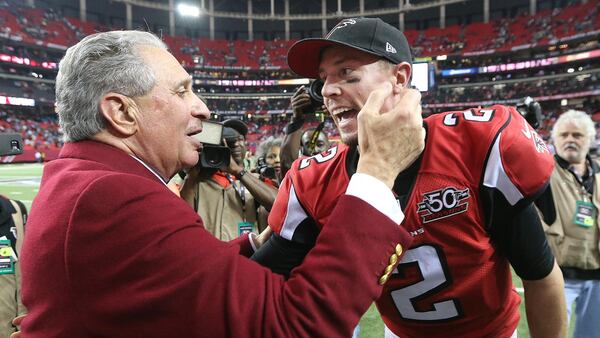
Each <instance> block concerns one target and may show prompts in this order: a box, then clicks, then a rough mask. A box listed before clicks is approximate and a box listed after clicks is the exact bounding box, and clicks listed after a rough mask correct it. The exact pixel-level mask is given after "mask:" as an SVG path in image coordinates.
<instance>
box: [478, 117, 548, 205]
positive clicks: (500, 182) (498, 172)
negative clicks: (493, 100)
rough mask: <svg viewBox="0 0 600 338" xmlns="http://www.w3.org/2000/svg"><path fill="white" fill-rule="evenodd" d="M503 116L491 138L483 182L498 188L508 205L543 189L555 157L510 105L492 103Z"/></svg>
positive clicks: (526, 201)
mask: <svg viewBox="0 0 600 338" xmlns="http://www.w3.org/2000/svg"><path fill="white" fill-rule="evenodd" d="M494 108H495V109H496V110H498V111H499V112H500V113H502V114H504V115H506V119H505V121H506V122H505V123H504V125H503V126H502V127H501V128H500V129H499V130H498V133H497V135H496V137H495V139H494V140H493V141H492V142H493V143H492V144H491V148H490V150H489V154H488V158H487V163H486V167H485V174H484V182H483V185H484V186H485V187H488V188H492V189H495V190H498V191H499V192H500V193H501V194H502V195H503V196H504V198H505V199H506V201H507V202H508V203H509V204H510V205H511V206H515V205H517V204H518V203H519V204H526V203H528V202H530V201H532V200H533V199H534V198H535V197H536V196H537V195H538V194H539V193H541V192H542V191H543V189H544V188H545V186H546V184H547V182H548V180H549V179H550V175H551V174H552V169H553V168H554V159H553V157H552V155H551V154H550V151H549V150H548V147H547V146H546V144H545V143H544V141H543V140H542V138H541V137H540V136H539V135H538V134H537V133H536V132H535V130H534V129H533V128H532V127H531V126H530V125H529V124H528V123H527V121H526V120H525V119H524V118H523V117H521V115H520V114H519V112H517V111H516V109H514V108H512V107H504V106H495V107H494Z"/></svg>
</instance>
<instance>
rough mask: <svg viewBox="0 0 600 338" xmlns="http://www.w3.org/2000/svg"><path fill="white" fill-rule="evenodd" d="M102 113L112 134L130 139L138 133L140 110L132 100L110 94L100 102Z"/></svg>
mask: <svg viewBox="0 0 600 338" xmlns="http://www.w3.org/2000/svg"><path fill="white" fill-rule="evenodd" d="M100 112H101V114H102V116H104V119H105V120H106V123H107V129H108V130H109V131H110V132H111V133H116V134H117V135H118V136H120V137H129V136H132V135H133V134H135V133H136V132H137V129H138V121H139V118H140V116H139V110H138V108H137V105H136V103H135V101H134V100H132V99H131V98H129V97H127V96H125V95H122V94H118V93H108V94H106V95H104V97H102V100H101V101H100Z"/></svg>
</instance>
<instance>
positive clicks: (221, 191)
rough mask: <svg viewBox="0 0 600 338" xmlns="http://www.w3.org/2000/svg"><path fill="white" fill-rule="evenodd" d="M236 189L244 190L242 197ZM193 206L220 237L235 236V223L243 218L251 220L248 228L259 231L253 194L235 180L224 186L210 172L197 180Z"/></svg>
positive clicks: (224, 238) (205, 224)
mask: <svg viewBox="0 0 600 338" xmlns="http://www.w3.org/2000/svg"><path fill="white" fill-rule="evenodd" d="M215 175H219V174H215ZM234 185H235V186H234ZM240 193H243V194H244V199H243V200H242V198H241V197H240ZM197 210H198V214H199V215H200V217H201V218H202V221H203V222H204V226H205V227H206V229H207V230H208V231H209V232H210V233H212V234H213V235H214V236H215V237H216V238H218V239H220V240H223V241H230V240H232V239H234V238H236V237H239V228H238V227H239V223H240V222H244V221H245V222H249V223H252V224H253V226H252V232H254V233H258V232H259V227H258V225H257V223H258V222H257V205H256V203H255V201H254V197H253V196H252V194H250V192H249V191H248V189H246V188H240V182H239V181H234V183H233V184H228V185H227V187H223V186H222V185H221V184H219V183H218V182H217V181H215V179H214V176H213V177H211V178H209V179H206V180H203V181H200V183H198V204H197Z"/></svg>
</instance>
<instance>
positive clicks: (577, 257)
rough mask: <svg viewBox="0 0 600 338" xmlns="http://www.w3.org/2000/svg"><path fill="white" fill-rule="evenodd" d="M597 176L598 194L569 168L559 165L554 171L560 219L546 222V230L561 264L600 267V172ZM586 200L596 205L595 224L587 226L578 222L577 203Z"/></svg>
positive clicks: (555, 202) (595, 188) (553, 190)
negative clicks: (576, 216) (588, 191)
mask: <svg viewBox="0 0 600 338" xmlns="http://www.w3.org/2000/svg"><path fill="white" fill-rule="evenodd" d="M594 175H595V177H594V190H593V191H594V193H593V196H590V195H589V193H587V192H586V191H585V189H584V188H583V187H582V186H581V185H580V184H579V182H577V179H576V178H575V176H574V175H573V174H572V173H571V172H570V171H569V170H567V169H565V168H562V167H561V166H560V165H556V166H555V167H554V171H553V172H552V176H551V178H550V187H551V189H552V198H553V202H554V206H555V210H556V220H555V221H554V223H552V224H545V223H544V231H545V232H546V236H547V238H548V243H549V245H550V247H551V248H552V252H553V253H554V256H555V257H556V260H557V262H558V265H559V266H561V267H573V268H579V269H584V270H594V269H599V268H600V250H599V238H598V234H599V227H600V225H599V224H600V222H599V221H600V217H599V215H598V214H599V212H598V211H599V210H600V196H599V192H600V173H595V174H594ZM582 200H583V201H586V202H592V203H593V205H594V207H595V222H594V225H593V226H592V227H588V228H586V227H582V226H580V225H577V224H575V223H574V213H575V206H576V203H577V201H582Z"/></svg>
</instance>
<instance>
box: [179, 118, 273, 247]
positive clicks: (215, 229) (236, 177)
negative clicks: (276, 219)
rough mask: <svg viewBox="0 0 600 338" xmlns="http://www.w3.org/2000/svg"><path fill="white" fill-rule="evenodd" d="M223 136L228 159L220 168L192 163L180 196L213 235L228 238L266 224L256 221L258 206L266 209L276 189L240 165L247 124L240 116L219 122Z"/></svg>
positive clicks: (254, 230) (226, 239)
mask: <svg viewBox="0 0 600 338" xmlns="http://www.w3.org/2000/svg"><path fill="white" fill-rule="evenodd" d="M223 125H224V126H225V128H224V129H223V138H224V140H225V143H226V145H227V147H228V148H229V149H230V151H231V160H230V161H229V165H228V166H227V167H226V168H224V169H207V168H199V167H196V168H194V169H192V170H190V172H189V174H188V175H190V178H189V179H190V180H194V181H197V182H198V183H197V184H186V185H184V186H183V187H182V189H181V197H183V198H184V199H185V200H186V201H187V202H188V203H189V204H190V205H191V206H192V207H193V208H194V210H196V211H197V212H198V214H199V215H200V216H201V217H202V219H203V220H204V221H205V226H206V229H207V230H208V231H209V232H210V233H212V234H213V235H214V236H215V237H217V238H218V239H220V240H223V241H229V240H231V239H234V238H236V237H239V236H241V235H243V234H245V233H249V232H254V233H258V232H261V231H262V230H263V229H265V228H266V226H267V224H266V223H265V222H264V221H259V220H260V218H259V217H258V211H257V210H258V208H259V207H260V206H264V208H265V209H266V210H270V209H271V206H272V205H273V202H274V201H275V197H276V195H277V189H276V188H274V187H272V186H269V185H268V184H266V183H264V182H262V181H261V180H260V179H259V178H258V177H257V176H255V175H254V174H252V173H250V172H247V171H246V169H245V168H244V158H245V156H246V134H247V133H248V127H247V126H246V124H245V123H244V122H242V121H240V120H227V121H225V122H224V123H223Z"/></svg>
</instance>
